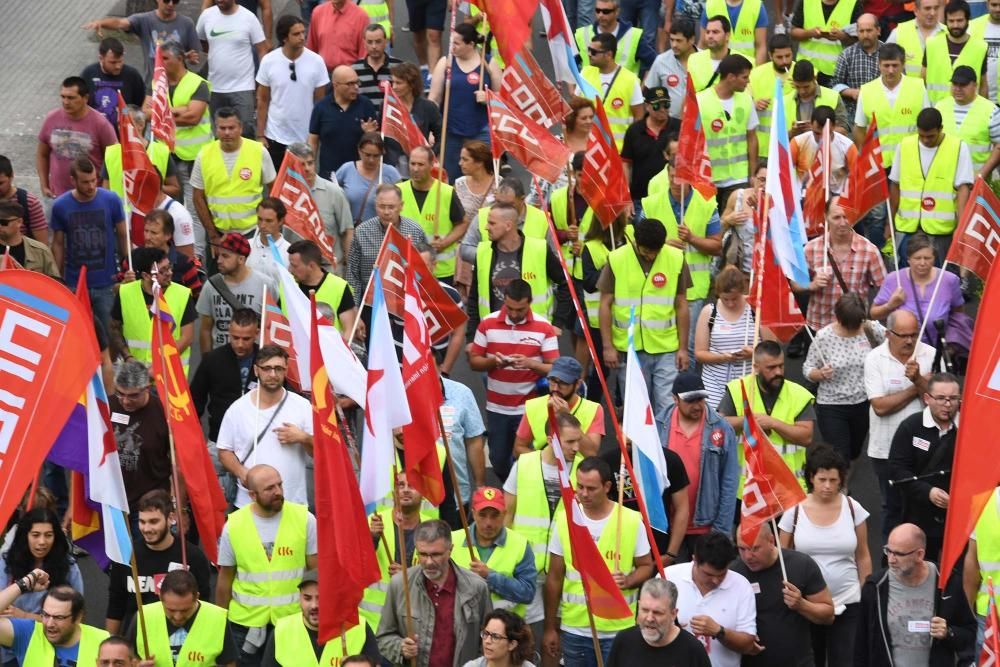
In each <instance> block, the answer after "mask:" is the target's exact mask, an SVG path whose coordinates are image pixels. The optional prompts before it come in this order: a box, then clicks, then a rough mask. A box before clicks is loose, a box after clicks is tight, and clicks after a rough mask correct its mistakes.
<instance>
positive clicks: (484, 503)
mask: <svg viewBox="0 0 1000 667" xmlns="http://www.w3.org/2000/svg"><path fill="white" fill-rule="evenodd" d="M484 507H492V508H493V509H495V510H497V511H498V512H503V511H504V510H505V509H507V503H506V502H504V499H503V491H501V490H500V489H498V488H495V487H492V486H484V487H482V488H479V489H476V492H475V493H474V494H472V511H473V512H478V511H479V510H481V509H483V508H484Z"/></svg>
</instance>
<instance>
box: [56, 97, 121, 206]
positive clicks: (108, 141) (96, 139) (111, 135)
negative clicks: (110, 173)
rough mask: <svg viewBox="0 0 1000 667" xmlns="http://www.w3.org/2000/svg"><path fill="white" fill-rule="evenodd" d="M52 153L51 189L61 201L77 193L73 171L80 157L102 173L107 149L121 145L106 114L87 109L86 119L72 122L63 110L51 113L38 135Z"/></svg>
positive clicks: (73, 119) (72, 119) (84, 117)
mask: <svg viewBox="0 0 1000 667" xmlns="http://www.w3.org/2000/svg"><path fill="white" fill-rule="evenodd" d="M38 141H39V142H41V143H43V144H46V145H47V146H48V147H49V149H50V151H51V152H50V153H49V189H51V190H52V191H53V192H55V193H56V196H57V197H58V196H59V195H61V194H62V193H64V192H68V191H69V190H71V189H73V184H72V182H71V181H70V178H69V167H70V165H71V164H72V163H73V160H75V159H76V158H78V157H89V158H90V161H91V162H93V163H94V166H95V167H97V173H98V174H100V173H101V167H103V166H104V149H105V148H107V147H108V146H113V145H114V144H117V143H118V134H117V133H116V132H115V129H114V128H113V127H111V123H109V122H108V119H107V118H105V117H104V116H103V115H102V114H100V113H98V112H97V111H94V110H93V109H91V108H90V107H87V113H85V114H84V115H83V118H80V119H75V118H71V117H70V116H69V114H67V113H66V112H65V111H63V110H62V108H61V107H60V108H59V109H54V110H53V111H50V112H49V114H48V115H47V116H46V117H45V121H44V122H43V123H42V129H41V131H40V132H39V133H38Z"/></svg>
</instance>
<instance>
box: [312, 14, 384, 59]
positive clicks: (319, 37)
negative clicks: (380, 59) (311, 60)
mask: <svg viewBox="0 0 1000 667" xmlns="http://www.w3.org/2000/svg"><path fill="white" fill-rule="evenodd" d="M369 23H371V19H369V18H368V13H367V12H366V11H365V10H363V9H361V7H358V6H357V5H356V4H354V2H352V0H347V2H345V3H344V6H343V7H341V8H340V9H337V8H336V7H334V6H333V3H332V2H324V3H323V4H321V5H319V6H318V7H316V9H314V10H313V13H312V19H311V20H310V23H309V38H308V39H307V40H306V48H308V49H309V50H310V51H315V52H316V53H318V54H319V55H321V56H323V62H325V63H326V68H327V69H329V70H331V71H332V70H333V68H334V67H336V66H337V65H350V64H352V63H354V61H356V60H361V59H362V58H364V57H365V28H367V27H368V24H369Z"/></svg>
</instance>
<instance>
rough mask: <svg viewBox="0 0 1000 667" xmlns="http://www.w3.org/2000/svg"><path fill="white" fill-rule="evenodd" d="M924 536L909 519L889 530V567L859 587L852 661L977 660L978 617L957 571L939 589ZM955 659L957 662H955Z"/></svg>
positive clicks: (862, 665) (866, 665)
mask: <svg viewBox="0 0 1000 667" xmlns="http://www.w3.org/2000/svg"><path fill="white" fill-rule="evenodd" d="M926 547H927V537H926V536H925V535H924V531H922V530H920V528H918V527H917V526H915V525H913V524H912V523H904V524H901V525H899V526H897V527H896V528H894V529H893V531H892V532H891V533H889V540H888V542H887V543H886V545H885V547H884V548H883V549H882V551H883V552H884V553H885V555H886V557H887V558H888V561H889V567H888V568H886V569H882V570H881V571H878V572H875V573H874V574H872V575H871V576H870V577H868V580H867V581H866V582H865V584H864V586H863V587H862V589H861V609H860V618H859V620H858V624H857V636H856V641H855V644H854V648H855V651H854V665H855V667H874V666H879V667H881V666H882V665H892V664H895V665H931V666H936V665H954V664H959V665H968V664H970V663H973V662H974V661H975V655H974V653H975V651H974V644H975V640H976V618H975V616H973V614H972V610H971V609H970V608H969V601H968V599H967V598H966V597H965V595H964V593H963V591H962V579H961V575H960V574H959V575H958V576H955V575H954V573H953V574H952V575H951V576H949V577H948V583H947V584H946V585H945V588H944V592H942V591H940V590H938V577H939V576H940V575H939V573H938V569H937V566H936V565H935V564H934V563H932V562H930V561H926V560H924V552H925V549H926ZM956 661H957V663H956Z"/></svg>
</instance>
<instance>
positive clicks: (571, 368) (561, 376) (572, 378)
mask: <svg viewBox="0 0 1000 667" xmlns="http://www.w3.org/2000/svg"><path fill="white" fill-rule="evenodd" d="M582 375H583V367H582V366H580V362H579V361H577V360H576V359H575V358H573V357H559V358H558V359H556V360H555V361H553V362H552V370H550V371H549V375H548V377H550V378H555V379H557V380H559V381H560V382H567V383H569V382H576V381H577V380H579V379H580V376H582Z"/></svg>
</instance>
